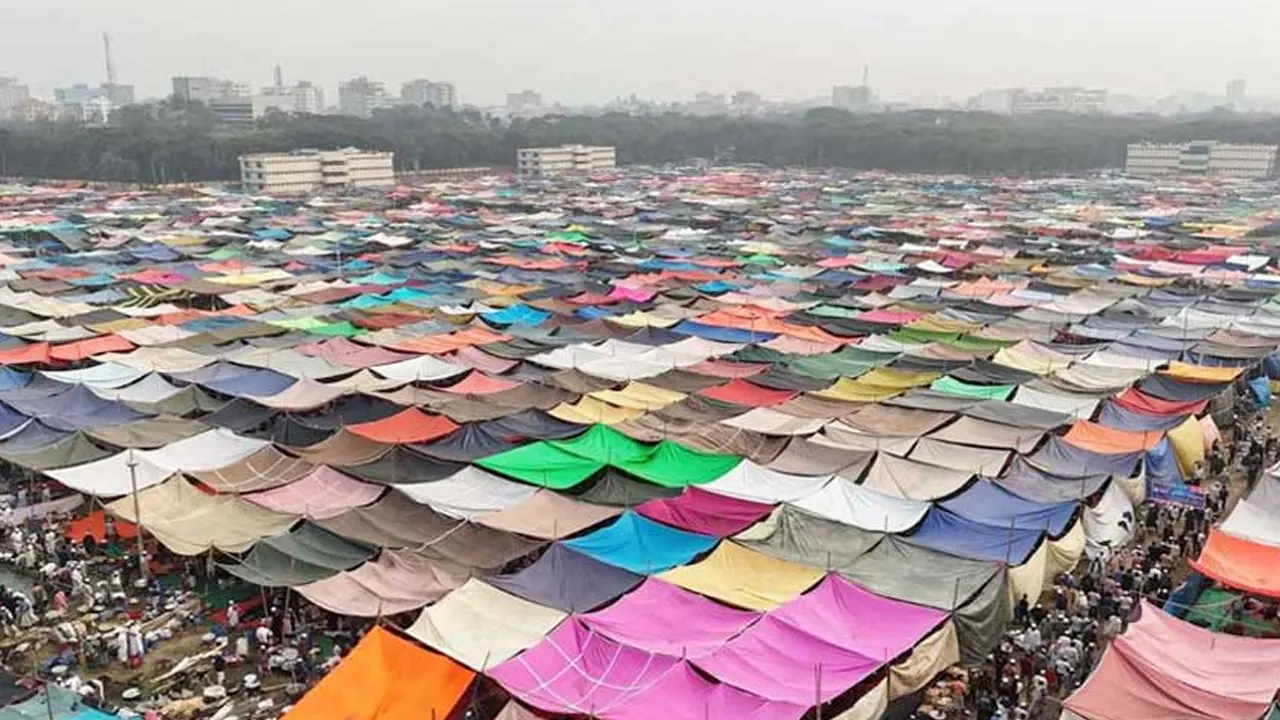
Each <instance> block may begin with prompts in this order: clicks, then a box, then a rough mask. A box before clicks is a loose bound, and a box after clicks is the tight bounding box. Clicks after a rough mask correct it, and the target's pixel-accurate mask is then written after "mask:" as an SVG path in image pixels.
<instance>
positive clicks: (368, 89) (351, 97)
mask: <svg viewBox="0 0 1280 720" xmlns="http://www.w3.org/2000/svg"><path fill="white" fill-rule="evenodd" d="M390 104H391V103H390V101H389V100H388V99H387V87H386V86H385V85H383V84H382V83H380V82H378V81H376V80H370V79H369V78H367V77H365V76H363V75H361V76H360V77H358V78H355V79H353V80H348V81H346V82H344V83H341V84H340V85H338V110H339V112H341V113H342V114H343V115H351V116H353V117H359V118H367V117H371V116H372V115H373V112H374V111H375V110H381V109H382V108H385V107H389V106H390Z"/></svg>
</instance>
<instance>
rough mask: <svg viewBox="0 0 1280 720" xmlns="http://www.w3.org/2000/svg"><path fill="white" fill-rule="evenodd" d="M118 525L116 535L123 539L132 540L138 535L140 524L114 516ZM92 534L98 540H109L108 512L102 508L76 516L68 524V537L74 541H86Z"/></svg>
mask: <svg viewBox="0 0 1280 720" xmlns="http://www.w3.org/2000/svg"><path fill="white" fill-rule="evenodd" d="M112 522H113V523H115V526H116V537H118V538H120V539H121V540H132V539H133V538H135V537H137V535H138V526H137V525H134V524H133V523H131V522H129V521H128V520H124V519H122V518H112ZM89 535H92V536H93V539H94V540H97V541H98V542H106V541H107V514H106V513H105V512H103V511H102V510H94V511H93V512H91V513H89V514H88V515H86V516H84V517H82V518H76V519H75V520H72V521H71V522H70V523H68V524H67V539H68V540H71V541H73V542H84V539H85V538H86V537H87V536H89Z"/></svg>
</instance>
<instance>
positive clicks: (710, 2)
mask: <svg viewBox="0 0 1280 720" xmlns="http://www.w3.org/2000/svg"><path fill="white" fill-rule="evenodd" d="M1278 26H1280V3H1276V2H1274V0H1220V1H1219V2H1216V3H1214V4H1213V5H1212V7H1206V6H1205V5H1204V4H1203V3H1192V2H1187V1H1186V0H1180V1H1177V2H1166V3H1161V4H1159V5H1155V6H1153V5H1150V4H1147V3H1138V2H1114V1H1109V0H1079V1H1077V2H1073V3H1043V2H1037V3H1028V2H1026V1H1025V0H977V1H976V2H968V3H954V2H947V1H946V0H909V1H908V2H897V3H871V4H864V3H846V2H837V1H836V0H796V1H794V2H788V3H772V2H760V1H759V0H749V1H747V2H741V1H735V2H731V1H730V0H698V1H697V2H682V1H680V0H651V1H650V2H645V3H628V2H606V3H600V2H590V1H589V0H538V2H517V1H515V0H466V1H465V2H463V1H460V0H446V1H444V2H433V3H421V2H411V1H410V0H373V1H372V2H365V3H360V4H358V5H352V4H350V3H346V2H342V3H340V2H337V1H336V0H308V1H306V2H304V1H303V0H271V1H270V2H249V1H248V0H226V1H224V2H221V3H217V4H199V3H172V2H161V1H160V0H130V1H129V2H107V3H104V2H100V1H94V0H43V1H42V2H39V3H16V4H14V6H13V7H10V8H7V11H6V20H5V27H6V30H7V32H6V41H5V42H4V43H3V44H0V75H4V74H8V75H16V76H20V77H21V78H22V79H23V81H24V82H26V83H28V84H29V85H30V86H31V88H32V91H33V92H38V93H40V94H48V93H49V92H50V91H51V90H52V89H53V88H54V87H57V86H61V85H66V84H69V83H72V82H97V81H101V79H102V76H103V74H104V70H103V53H102V46H101V42H100V35H101V33H103V32H108V33H110V34H111V36H112V40H113V43H114V52H115V61H116V65H117V73H118V75H119V78H120V81H121V82H127V83H132V84H134V85H135V86H136V88H137V93H138V96H139V98H144V97H160V96H163V95H167V94H168V93H169V92H170V91H171V87H170V77H171V76H175V75H211V76H218V77H227V78H233V79H235V80H238V81H243V82H248V83H251V84H253V85H259V84H267V83H268V82H269V81H270V80H271V69H272V68H273V67H274V66H275V65H277V64H280V65H282V66H283V67H284V69H285V72H286V74H287V76H288V78H289V79H290V80H291V81H292V80H293V79H306V80H310V81H312V82H315V83H318V84H320V85H323V86H325V87H327V88H330V89H332V88H334V87H336V85H337V83H338V82H340V81H342V80H346V79H349V78H351V77H355V76H357V75H367V76H370V77H376V78H379V79H384V80H386V81H388V82H393V83H398V82H400V81H402V80H406V79H410V78H417V77H431V78H442V79H447V80H449V81H450V82H453V83H455V84H456V85H457V87H458V89H459V95H460V96H461V98H462V100H463V101H464V102H466V103H473V104H476V105H481V106H484V105H497V104H500V103H501V102H502V101H503V98H504V97H505V96H506V94H507V93H510V92H515V91H518V90H520V89H522V88H534V89H536V90H537V91H538V92H540V93H542V94H543V95H544V96H546V97H547V98H548V99H549V100H554V101H557V102H562V103H566V104H586V103H600V102H605V101H608V100H610V99H612V98H615V97H617V96H620V95H630V94H636V95H639V96H641V97H646V98H653V99H658V100H670V99H677V98H687V97H690V96H692V95H694V94H695V93H697V92H699V91H713V92H733V91H735V90H740V89H750V90H753V91H755V92H758V93H760V94H761V95H763V96H765V97H768V98H774V99H779V100H803V99H805V98H810V97H814V96H820V95H826V94H828V93H830V91H831V88H832V87H833V86H835V85H840V84H856V83H858V82H860V81H861V77H862V72H863V68H864V66H869V67H870V84H871V85H873V86H874V87H876V89H877V90H878V91H879V92H880V93H881V95H882V96H883V97H885V98H892V99H896V98H908V97H921V96H946V97H952V98H963V97H965V96H968V95H973V94H975V93H978V92H981V91H982V90H984V89H985V88H993V87H1018V86H1053V85H1080V86H1089V87H1099V88H1106V89H1107V90H1109V91H1110V92H1112V93H1130V94H1135V95H1143V96H1156V95H1164V94H1167V93H1171V92H1175V91H1208V92H1217V93H1220V92H1221V89H1222V87H1223V84H1224V83H1225V82H1227V81H1228V80H1230V79H1232V78H1236V77H1247V78H1249V81H1250V85H1249V91H1250V94H1251V95H1252V94H1257V95H1267V94H1274V93H1280V53H1277V52H1276V51H1275V49H1274V40H1273V37H1272V33H1273V32H1274V28H1276V27H1278Z"/></svg>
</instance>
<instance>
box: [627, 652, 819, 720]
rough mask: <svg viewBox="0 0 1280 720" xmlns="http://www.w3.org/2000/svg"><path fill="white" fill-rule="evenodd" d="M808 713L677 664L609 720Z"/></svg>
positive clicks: (771, 718)
mask: <svg viewBox="0 0 1280 720" xmlns="http://www.w3.org/2000/svg"><path fill="white" fill-rule="evenodd" d="M808 709H809V708H808V706H807V705H799V704H795V703H786V702H778V701H776V700H766V699H764V698H762V697H759V696H756V695H752V694H751V693H749V692H745V691H743V690H739V689H738V688H735V687H732V686H730V685H725V684H723V683H717V682H712V681H710V680H707V679H706V678H704V677H702V675H700V674H699V673H698V671H697V670H694V669H693V668H692V667H691V666H690V665H689V663H688V662H685V661H681V662H680V663H679V664H678V665H676V666H675V667H673V668H671V670H669V671H667V673H666V675H664V676H663V677H662V679H661V680H659V681H658V682H657V683H656V684H655V685H654V686H653V687H651V688H650V689H649V690H647V691H645V692H642V693H640V694H638V695H636V696H634V697H632V698H630V699H628V700H626V701H624V702H622V703H621V704H619V705H618V706H617V707H616V708H614V710H613V712H612V713H610V714H609V720H654V718H659V719H660V720H708V718H711V719H713V720H721V719H723V720H798V719H799V718H801V717H803V716H804V714H805V712H807V711H808Z"/></svg>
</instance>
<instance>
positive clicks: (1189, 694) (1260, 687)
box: [1063, 601, 1280, 720]
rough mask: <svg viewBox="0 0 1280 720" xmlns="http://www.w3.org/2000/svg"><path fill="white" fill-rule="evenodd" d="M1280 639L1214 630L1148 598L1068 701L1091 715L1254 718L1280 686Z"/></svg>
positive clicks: (1160, 719)
mask: <svg viewBox="0 0 1280 720" xmlns="http://www.w3.org/2000/svg"><path fill="white" fill-rule="evenodd" d="M1277 661H1280V641H1276V640H1255V639H1252V638H1243V637H1236V636H1232V635H1223V634H1218V633H1214V632H1212V631H1210V630H1204V629H1202V628H1198V627H1196V626H1194V625H1191V624H1190V623H1186V622H1183V621H1181V620H1178V619H1177V618H1174V617H1173V616H1171V615H1167V614H1165V613H1164V612H1162V611H1161V610H1159V609H1158V608H1156V607H1155V606H1154V605H1152V604H1150V603H1147V602H1145V601H1144V602H1143V603H1142V610H1141V616H1140V617H1139V618H1138V620H1137V621H1136V622H1133V623H1131V624H1130V625H1129V628H1128V630H1127V631H1126V632H1125V633H1124V634H1123V635H1120V636H1119V637H1117V638H1116V639H1115V641H1114V642H1113V643H1112V644H1111V646H1110V647H1108V648H1107V650H1106V652H1105V653H1104V654H1103V656H1102V661H1101V663H1099V665H1098V667H1097V668H1096V669H1095V670H1094V671H1093V674H1092V675H1090V676H1089V678H1088V679H1087V680H1086V681H1085V682H1084V684H1083V685H1081V686H1080V688H1079V689H1078V690H1076V692H1075V693H1073V694H1072V695H1071V696H1070V697H1068V698H1067V699H1066V701H1065V702H1064V703H1063V704H1064V706H1065V707H1066V708H1067V709H1068V710H1070V711H1071V712H1073V713H1075V714H1076V715H1078V716H1080V717H1082V718H1086V720H1121V719H1122V718H1135V717H1141V718H1150V720H1210V719H1213V720H1246V719H1247V720H1253V719H1254V718H1258V717H1260V716H1261V715H1262V714H1263V713H1265V712H1266V711H1267V708H1268V706H1269V705H1270V704H1271V700H1272V698H1273V696H1274V695H1275V691H1276V688H1277V687H1280V663H1278V662H1277Z"/></svg>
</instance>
